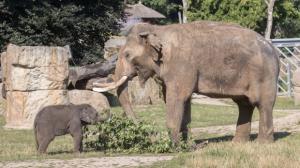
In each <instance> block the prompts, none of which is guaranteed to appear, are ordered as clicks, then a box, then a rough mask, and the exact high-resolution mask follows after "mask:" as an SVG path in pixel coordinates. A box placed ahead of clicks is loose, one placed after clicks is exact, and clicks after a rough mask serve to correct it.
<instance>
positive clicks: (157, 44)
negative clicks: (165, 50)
mask: <svg viewBox="0 0 300 168" xmlns="http://www.w3.org/2000/svg"><path fill="white" fill-rule="evenodd" d="M139 35H140V37H141V38H143V39H145V40H146V42H147V43H148V44H150V45H151V46H152V47H153V48H154V49H155V50H156V51H157V53H158V54H155V55H153V60H154V61H159V60H160V58H161V50H162V43H161V40H160V39H159V37H157V36H156V34H153V33H150V32H142V33H140V34H139Z"/></svg>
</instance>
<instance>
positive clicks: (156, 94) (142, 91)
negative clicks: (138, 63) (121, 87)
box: [128, 77, 162, 105]
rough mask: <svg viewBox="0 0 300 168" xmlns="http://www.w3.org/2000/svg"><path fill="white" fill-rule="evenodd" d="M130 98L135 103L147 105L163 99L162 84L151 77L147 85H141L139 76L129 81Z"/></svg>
mask: <svg viewBox="0 0 300 168" xmlns="http://www.w3.org/2000/svg"><path fill="white" fill-rule="evenodd" d="M128 94H129V100H130V102H131V103H132V104H134V105H147V104H153V103H157V102H160V101H162V95H161V92H160V86H159V84H158V83H157V82H155V80H154V79H153V78H149V79H148V81H147V82H146V83H145V87H144V88H143V87H141V86H140V83H139V80H138V77H135V78H133V80H131V81H129V83H128Z"/></svg>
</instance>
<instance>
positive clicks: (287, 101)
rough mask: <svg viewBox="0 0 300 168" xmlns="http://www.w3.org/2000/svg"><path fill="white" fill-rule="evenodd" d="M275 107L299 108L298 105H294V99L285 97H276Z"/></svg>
mask: <svg viewBox="0 0 300 168" xmlns="http://www.w3.org/2000/svg"><path fill="white" fill-rule="evenodd" d="M274 108H275V109H300V105H297V106H295V104H294V100H293V99H292V98H287V97H277V99H276V103H275V106H274Z"/></svg>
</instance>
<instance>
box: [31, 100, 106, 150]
mask: <svg viewBox="0 0 300 168" xmlns="http://www.w3.org/2000/svg"><path fill="white" fill-rule="evenodd" d="M107 114H108V113H107ZM108 118H109V115H108V116H107V117H105V118H101V117H100V115H99V114H98V112H97V111H96V110H95V109H94V108H93V107H92V106H90V105H88V104H82V105H74V104H69V105H53V106H47V107H45V108H43V109H42V110H41V111H40V112H39V113H38V114H37V116H36V118H35V120H34V134H35V140H36V147H37V150H38V152H39V153H45V152H46V150H47V147H48V145H49V143H50V142H51V141H52V140H53V139H54V138H55V136H60V135H65V134H71V135H72V137H73V140H74V152H82V138H83V135H82V129H81V127H82V126H83V125H87V124H95V123H97V122H100V121H104V120H106V119H108Z"/></svg>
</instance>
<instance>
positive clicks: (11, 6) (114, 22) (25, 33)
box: [0, 0, 123, 64]
mask: <svg viewBox="0 0 300 168" xmlns="http://www.w3.org/2000/svg"><path fill="white" fill-rule="evenodd" d="M122 8H123V1H122V0H88V1H85V0H21V1H20V0H0V20H1V22H0V47H1V51H3V50H4V48H5V45H7V43H9V42H10V43H14V44H18V45H57V46H64V45H70V46H71V49H72V54H73V57H74V60H75V62H76V64H86V63H90V62H94V61H95V60H97V59H99V58H100V57H101V56H102V50H103V46H104V42H105V41H106V40H107V39H108V38H109V36H110V35H112V34H116V33H118V31H119V24H118V20H120V18H121V16H122V11H123V10H122Z"/></svg>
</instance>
